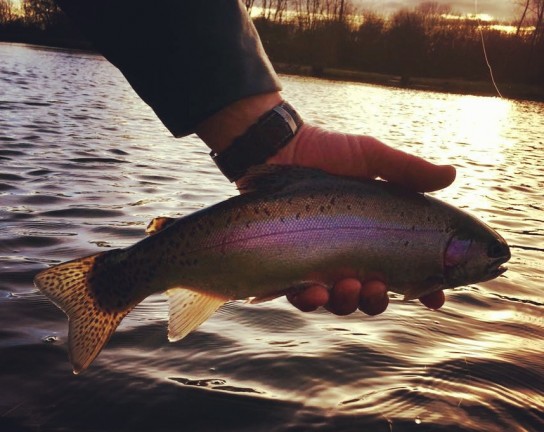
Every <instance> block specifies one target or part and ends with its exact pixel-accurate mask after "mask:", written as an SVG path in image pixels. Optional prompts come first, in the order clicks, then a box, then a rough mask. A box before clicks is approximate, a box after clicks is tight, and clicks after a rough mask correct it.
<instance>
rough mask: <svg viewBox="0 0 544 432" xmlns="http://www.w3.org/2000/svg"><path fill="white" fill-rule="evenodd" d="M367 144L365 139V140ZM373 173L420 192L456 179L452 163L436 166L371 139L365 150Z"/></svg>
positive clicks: (446, 184)
mask: <svg viewBox="0 0 544 432" xmlns="http://www.w3.org/2000/svg"><path fill="white" fill-rule="evenodd" d="M367 145H368V142H367ZM365 153H366V154H367V156H368V158H369V159H368V160H369V162H368V169H369V171H370V173H371V174H372V176H377V177H381V178H382V179H384V180H387V181H390V182H392V183H397V184H401V185H403V186H405V187H407V188H408V189H412V190H416V191H419V192H431V191H435V190H438V189H443V188H445V187H446V186H449V185H450V184H451V183H453V181H454V180H455V175H456V172H455V168H454V167H453V166H451V165H435V164H433V163H431V162H429V161H426V160H425V159H422V158H420V157H417V156H414V155H411V154H408V153H405V152H403V151H401V150H397V149H394V148H391V147H389V146H387V145H385V144H384V143H382V142H380V141H377V140H376V141H373V142H372V143H371V144H370V146H369V147H367V148H366V149H365Z"/></svg>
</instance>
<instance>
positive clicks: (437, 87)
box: [0, 35, 544, 102]
mask: <svg viewBox="0 0 544 432" xmlns="http://www.w3.org/2000/svg"><path fill="white" fill-rule="evenodd" d="M3 36H6V35H3ZM12 36H14V37H11V38H10V37H7V38H6V37H3V38H0V43H14V44H24V45H36V46H43V47H50V48H58V49H69V50H78V51H87V52H95V53H96V51H95V50H94V49H93V47H92V45H91V44H90V43H89V42H87V41H85V40H66V39H62V38H58V39H57V38H48V39H43V38H36V37H32V36H28V35H12ZM272 64H273V66H274V69H275V70H276V72H278V73H281V74H287V75H297V76H307V77H312V78H318V79H327V80H333V81H345V82H357V83H364V84H375V85H381V86H385V87H392V88H400V89H410V90H421V91H434V92H439V93H453V94H463V95H473V96H495V97H500V96H499V95H498V94H497V91H496V89H495V87H494V86H493V84H492V82H491V81H468V80H463V79H455V78H432V77H428V78H424V77H410V79H409V82H408V83H404V82H402V78H401V77H400V76H399V75H391V74H384V73H379V72H365V71H359V70H349V69H341V68H329V67H323V68H315V67H313V66H309V65H298V64H288V63H281V62H274V61H272ZM497 85H498V87H499V90H500V92H501V94H502V96H503V97H504V98H506V99H514V100H527V101H533V102H544V88H543V87H539V86H535V85H529V84H520V83H500V82H499V83H497Z"/></svg>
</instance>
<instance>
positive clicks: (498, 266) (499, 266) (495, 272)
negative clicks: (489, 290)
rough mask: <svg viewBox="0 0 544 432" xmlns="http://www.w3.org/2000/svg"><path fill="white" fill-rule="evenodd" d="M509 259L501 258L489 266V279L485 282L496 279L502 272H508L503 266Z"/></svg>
mask: <svg viewBox="0 0 544 432" xmlns="http://www.w3.org/2000/svg"><path fill="white" fill-rule="evenodd" d="M509 258H510V257H502V258H499V259H497V260H495V261H493V262H492V263H491V264H489V266H488V268H487V274H488V277H489V278H488V279H486V280H490V279H495V278H496V277H499V276H500V275H502V274H503V273H504V272H506V271H507V270H508V267H507V266H505V265H503V264H504V263H505V262H507V261H508V259H509Z"/></svg>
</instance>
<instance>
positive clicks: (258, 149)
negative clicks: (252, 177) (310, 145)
mask: <svg viewBox="0 0 544 432" xmlns="http://www.w3.org/2000/svg"><path fill="white" fill-rule="evenodd" d="M303 124H304V122H303V121H302V118H301V117H300V116H299V115H298V113H297V112H296V111H295V109H294V108H293V107H292V106H291V105H289V104H288V103H287V102H282V103H281V104H279V105H277V106H275V107H274V108H272V109H271V110H270V111H268V112H266V113H265V114H263V115H262V116H261V117H260V118H259V120H257V122H256V123H254V124H253V125H252V126H250V127H249V129H248V130H247V131H246V132H245V133H244V134H243V135H241V136H239V137H237V138H235V140H234V141H233V143H232V144H231V145H230V146H229V147H228V148H227V149H225V150H224V151H222V152H221V153H216V152H213V151H212V152H211V153H210V156H211V157H212V159H213V161H214V162H215V164H216V165H217V167H218V168H219V169H220V170H221V172H222V173H223V174H224V175H225V177H227V178H228V179H229V180H230V181H231V182H234V181H236V180H238V179H240V178H241V177H243V176H244V174H245V173H246V172H247V170H248V169H249V168H250V167H252V166H254V165H259V164H262V163H264V162H265V161H266V160H267V159H268V158H269V157H271V156H273V155H275V154H276V153H277V152H278V151H279V150H280V149H281V148H283V147H284V146H285V145H286V144H287V143H288V142H289V141H290V140H291V138H293V137H294V136H295V135H296V133H297V131H298V130H299V128H300V127H301V126H302V125H303Z"/></svg>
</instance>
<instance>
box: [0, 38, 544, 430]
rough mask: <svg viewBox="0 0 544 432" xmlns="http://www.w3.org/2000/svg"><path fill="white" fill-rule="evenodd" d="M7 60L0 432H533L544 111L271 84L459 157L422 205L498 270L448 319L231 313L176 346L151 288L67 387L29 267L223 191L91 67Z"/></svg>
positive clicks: (62, 54)
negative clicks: (452, 224) (489, 249)
mask: <svg viewBox="0 0 544 432" xmlns="http://www.w3.org/2000/svg"><path fill="white" fill-rule="evenodd" d="M0 59H1V61H0V227H1V229H0V320H1V326H0V390H1V391H0V430H2V431H75V430H77V431H135V430H136V431H137V430H142V431H144V430H145V431H151V430H152V431H178V430H187V431H208V430H210V431H212V430H213V431H216V430H237V431H258V430H266V431H284V430H287V431H298V430H300V431H312V430H316V431H352V430H353V431H363V430H365V431H366V430H368V431H395V432H397V431H441V430H444V431H455V430H459V431H506V430H508V431H541V430H544V418H543V414H542V413H543V411H544V370H543V367H542V364H543V363H542V358H543V355H544V342H543V340H544V338H543V336H544V321H543V314H542V312H543V304H544V293H543V285H544V266H543V264H542V262H543V258H544V210H543V207H544V200H543V198H544V195H543V192H542V191H543V190H544V174H543V162H542V160H543V158H544V138H543V137H544V104H539V103H532V102H518V101H510V100H502V99H498V98H489V97H473V96H460V95H447V94H440V93H430V92H416V91H412V90H399V89H391V88H383V87H378V86H371V85H364V84H352V83H340V82H332V81H323V80H314V79H308V78H298V77H290V76H284V77H282V79H283V82H284V85H285V91H284V95H285V97H286V98H287V99H288V100H290V101H291V102H292V103H293V104H294V105H295V106H296V107H297V109H298V110H299V111H300V112H301V113H302V115H303V117H304V118H305V119H306V120H307V121H308V122H313V123H316V124H319V125H323V126H327V127H329V128H333V129H337V130H342V131H348V132H353V133H364V134H372V135H374V136H376V137H379V138H380V139H382V140H384V141H386V142H388V143H390V144H392V145H394V146H396V147H398V148H402V149H404V150H407V151H409V152H412V153H415V154H418V155H420V156H424V157H426V158H428V159H430V160H433V161H435V162H439V163H452V164H454V165H455V166H456V167H457V168H458V178H457V180H456V182H455V184H454V185H453V186H451V187H449V188H448V189H446V190H444V191H440V192H437V193H435V194H434V195H435V196H437V197H439V198H441V199H444V200H446V201H448V202H450V203H453V204H454V205H457V206H459V207H462V208H465V209H467V210H469V211H470V212H472V213H474V214H476V215H478V216H479V217H481V218H482V219H483V220H484V221H485V222H487V223H489V224H490V225H492V226H493V227H495V228H496V229H497V230H498V231H500V232H501V234H503V235H504V237H505V238H506V239H507V241H508V242H509V243H510V244H511V246H512V254H513V257H512V260H511V262H510V264H509V268H510V270H509V271H508V272H507V273H506V274H504V275H503V276H501V277H500V278H498V279H496V280H494V281H491V282H487V283H485V284H477V285H470V286H466V287H460V288H457V289H454V290H450V291H449V292H448V294H447V303H446V305H445V306H444V307H443V308H442V309H441V310H440V311H430V310H427V309H425V308H424V307H422V306H421V305H420V304H418V303H417V302H408V303H405V302H402V301H401V299H400V298H399V297H397V296H395V295H393V296H392V302H391V305H390V307H389V309H388V310H387V311H386V312H385V313H384V314H382V315H380V316H378V317H367V316H365V315H363V314H361V313H356V314H353V315H351V316H348V317H336V316H332V315H330V314H328V313H326V312H324V311H317V312H314V313H308V314H304V313H302V312H299V311H297V310H295V309H294V308H293V307H291V306H290V305H289V304H288V303H287V301H286V300H285V299H283V298H282V299H277V300H274V301H272V302H268V303H264V304H261V305H247V304H245V303H243V302H234V303H230V304H227V305H226V306H224V307H223V308H222V309H220V311H219V312H218V313H217V314H215V315H214V316H213V317H212V318H211V319H210V320H209V321H208V322H206V323H205V324H204V325H202V326H201V327H200V328H199V329H198V330H197V331H195V332H193V333H192V334H191V335H189V336H188V337H187V338H186V339H184V340H183V341H181V342H179V343H175V344H171V343H168V341H167V338H166V332H167V330H166V327H167V304H166V299H165V298H164V297H163V296H160V295H157V296H153V297H151V298H149V299H147V300H146V301H145V302H144V303H143V304H141V305H140V306H139V307H137V308H136V310H134V311H133V312H132V313H131V314H130V315H129V316H128V317H127V318H126V319H125V320H124V321H123V323H122V324H121V326H120V328H119V330H118V331H117V332H116V334H115V335H114V336H113V338H112V340H111V341H110V343H109V344H108V345H107V347H106V349H105V350H104V351H103V352H102V353H101V355H100V356H99V357H98V359H97V360H96V361H95V362H94V363H93V365H92V366H91V368H90V369H89V370H88V371H86V372H85V373H84V374H81V375H78V376H74V375H73V374H72V373H71V367H70V364H69V363H68V360H67V354H66V342H67V341H66V339H67V325H66V319H65V317H64V315H63V313H62V312H61V311H60V310H58V309H57V308H56V307H55V306H54V305H52V304H51V303H50V302H49V301H47V300H46V299H45V297H44V296H43V295H41V294H40V293H39V292H37V291H36V289H35V288H34V287H33V285H32V278H33V276H34V275H35V274H36V273H37V272H38V271H40V270H42V269H44V268H46V267H47V266H49V265H52V264H56V263H59V262H61V261H65V260H69V259H73V258H76V257H80V256H83V255H88V254H92V253H96V252H99V251H104V250H107V249H108V248H114V247H125V246H128V245H131V244H132V243H134V242H136V241H138V240H139V239H141V238H142V237H143V236H144V229H145V227H146V225H147V223H148V222H149V220H151V219H152V218H153V217H155V216H158V215H167V216H180V215H183V214H188V213H190V212H192V211H194V210H197V209H200V208H203V207H205V206H208V205H210V204H212V203H215V202H218V201H221V200H223V199H225V198H226V197H229V196H232V195H234V194H236V191H235V189H234V188H233V187H232V186H231V185H230V184H229V183H228V182H227V181H226V180H225V179H224V178H223V177H222V176H221V175H220V174H219V173H218V171H217V169H216V168H215V166H214V165H213V163H212V162H211V161H210V160H209V158H208V156H207V149H206V147H205V146H204V145H203V144H202V143H201V142H199V140H198V139H197V138H196V137H195V136H190V137H187V138H183V139H174V138H172V137H171V136H170V135H169V133H168V132H167V131H166V129H165V128H164V127H163V126H162V124H161V123H160V122H159V121H158V120H157V119H156V117H155V116H154V114H153V112H152V111H151V110H150V109H149V108H148V107H147V106H145V104H143V103H142V102H141V101H140V100H139V99H138V97H137V96H136V95H135V93H134V92H133V91H132V90H131V89H130V87H129V86H128V85H127V84H126V83H125V81H124V79H123V78H122V76H121V75H120V74H119V73H118V71H117V70H115V68H113V67H112V66H111V65H110V64H109V63H107V62H106V61H105V60H103V59H102V58H101V57H100V56H97V55H94V54H88V53H81V52H75V51H62V50H56V49H47V48H38V47H32V46H23V45H10V44H0Z"/></svg>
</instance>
